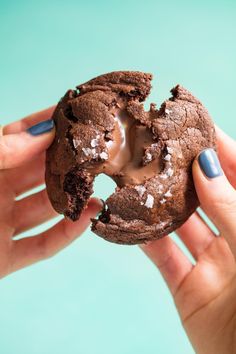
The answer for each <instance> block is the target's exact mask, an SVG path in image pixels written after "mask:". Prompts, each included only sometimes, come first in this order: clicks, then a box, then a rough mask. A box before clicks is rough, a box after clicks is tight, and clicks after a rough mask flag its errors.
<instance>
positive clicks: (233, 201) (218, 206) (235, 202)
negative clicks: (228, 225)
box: [210, 193, 236, 214]
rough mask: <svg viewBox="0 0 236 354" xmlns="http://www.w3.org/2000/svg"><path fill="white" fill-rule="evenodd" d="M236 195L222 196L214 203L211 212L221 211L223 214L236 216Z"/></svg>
mask: <svg viewBox="0 0 236 354" xmlns="http://www.w3.org/2000/svg"><path fill="white" fill-rule="evenodd" d="M235 194H236V193H231V194H228V195H221V196H220V197H218V198H217V199H216V200H213V201H212V205H211V206H210V208H211V210H213V213H214V210H216V211H220V212H221V213H227V214H236V195H235Z"/></svg>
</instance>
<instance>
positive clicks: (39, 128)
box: [27, 119, 54, 136]
mask: <svg viewBox="0 0 236 354" xmlns="http://www.w3.org/2000/svg"><path fill="white" fill-rule="evenodd" d="M53 128H54V121H53V120H52V119H48V120H45V121H43V122H40V123H38V124H35V125H33V126H32V127H30V128H29V129H27V132H28V133H29V134H31V135H34V136H36V135H41V134H44V133H48V132H50V131H51V130H52V129H53Z"/></svg>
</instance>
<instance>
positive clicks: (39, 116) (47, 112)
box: [2, 106, 55, 135]
mask: <svg viewBox="0 0 236 354" xmlns="http://www.w3.org/2000/svg"><path fill="white" fill-rule="evenodd" d="M54 110H55V106H52V107H49V108H47V109H44V110H42V111H40V112H36V113H33V114H31V115H29V116H27V117H25V118H22V119H21V120H18V121H16V122H13V123H10V124H7V125H5V126H3V127H2V132H3V135H6V134H16V133H20V132H22V131H25V130H27V129H28V128H30V127H31V126H33V125H35V124H37V123H39V122H42V121H44V120H48V119H49V118H51V117H52V114H53V112H54Z"/></svg>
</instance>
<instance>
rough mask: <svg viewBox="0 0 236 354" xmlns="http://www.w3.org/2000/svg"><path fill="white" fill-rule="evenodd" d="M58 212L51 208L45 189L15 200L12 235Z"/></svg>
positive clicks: (48, 218) (44, 220) (40, 222)
mask: <svg viewBox="0 0 236 354" xmlns="http://www.w3.org/2000/svg"><path fill="white" fill-rule="evenodd" d="M57 215H58V213H57V212H56V211H55V210H54V209H53V207H52V205H51V203H50V201H49V199H48V195H47V191H46V189H43V190H42V191H40V192H38V193H34V194H31V195H30V196H28V197H25V198H22V199H20V200H18V201H16V202H15V204H14V208H13V221H12V222H13V226H14V229H15V232H14V235H13V236H16V235H18V234H19V233H21V232H23V231H26V230H29V229H31V228H32V227H35V226H37V225H40V224H42V223H43V222H46V221H48V220H50V219H52V218H54V217H55V216H57Z"/></svg>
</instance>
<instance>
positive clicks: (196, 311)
mask: <svg viewBox="0 0 236 354" xmlns="http://www.w3.org/2000/svg"><path fill="white" fill-rule="evenodd" d="M216 131H217V140H218V153H219V159H220V162H221V165H222V168H223V170H224V172H225V174H224V175H223V176H220V177H216V178H214V179H208V178H207V177H205V175H204V174H203V172H202V171H201V169H200V167H199V164H198V161H197V159H196V160H195V161H194V163H193V177H194V183H195V187H196V190H197V194H198V197H199V200H200V204H201V208H202V210H203V211H204V212H205V214H206V215H207V216H208V218H209V219H210V220H211V221H212V222H213V224H214V225H215V226H216V228H217V229H218V231H219V233H218V234H217V235H216V234H215V233H214V232H213V230H212V229H211V228H210V226H209V225H207V224H206V223H205V222H204V220H203V219H202V218H201V216H200V215H199V214H198V213H197V212H196V213H194V214H193V215H192V216H191V217H190V218H189V219H188V220H187V222H186V223H185V224H184V225H183V226H182V227H181V228H180V229H178V230H177V235H178V236H179V238H180V239H181V240H182V241H183V243H184V244H185V245H186V247H187V248H188V250H189V251H190V252H191V254H192V256H193V257H194V259H195V261H196V264H192V263H191V262H190V260H189V259H188V257H187V256H186V255H184V253H183V252H182V251H181V250H180V248H179V247H178V246H177V245H176V243H175V242H174V241H173V240H172V239H171V238H170V237H168V236H167V237H165V238H163V239H161V240H157V241H154V242H149V243H148V244H146V245H143V246H142V249H143V251H144V252H145V253H146V254H147V255H148V257H149V258H150V259H151V260H152V261H153V262H154V263H155V264H156V266H157V267H158V268H159V270H160V272H161V274H162V275H163V277H164V279H165V281H166V283H167V285H168V287H169V289H170V291H171V293H172V295H173V298H174V301H175V304H176V307H177V309H178V312H179V315H180V318H181V321H182V323H183V326H184V328H185V330H186V333H187V335H188V337H189V339H190V341H191V343H192V345H193V348H194V349H195V351H196V353H199V354H211V353H212V354H226V353H227V354H230V353H236V265H235V257H236V191H235V187H236V155H235V151H236V142H235V141H233V140H232V139H231V138H230V137H228V136H227V135H226V134H225V133H223V132H222V131H221V130H220V129H219V128H216Z"/></svg>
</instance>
